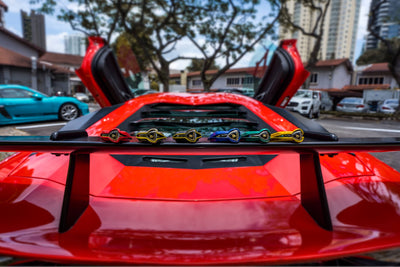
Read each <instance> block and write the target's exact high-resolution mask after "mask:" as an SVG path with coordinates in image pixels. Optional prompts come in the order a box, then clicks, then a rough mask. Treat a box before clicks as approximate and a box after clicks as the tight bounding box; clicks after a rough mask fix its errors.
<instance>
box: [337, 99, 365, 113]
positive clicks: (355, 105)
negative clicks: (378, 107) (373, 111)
mask: <svg viewBox="0 0 400 267" xmlns="http://www.w3.org/2000/svg"><path fill="white" fill-rule="evenodd" d="M368 109H369V108H368V105H367V104H366V103H365V101H364V99H363V98H361V97H345V98H343V99H342V100H340V102H339V103H338V104H337V105H336V110H337V111H341V112H367V111H368Z"/></svg>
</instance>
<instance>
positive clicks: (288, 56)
mask: <svg viewBox="0 0 400 267" xmlns="http://www.w3.org/2000/svg"><path fill="white" fill-rule="evenodd" d="M296 42H297V40H294V39H293V40H284V41H282V42H281V43H280V45H279V47H278V49H277V50H276V51H275V53H274V56H273V57H272V59H271V63H270V64H269V66H268V68H267V71H266V73H265V74H264V76H263V78H262V80H261V82H260V84H259V86H258V88H257V90H256V91H255V93H254V98H255V99H257V100H259V101H261V102H262V103H264V104H269V105H274V106H277V107H281V108H284V107H286V105H287V104H288V103H289V101H290V99H291V98H292V96H293V95H294V94H295V93H296V91H297V90H298V89H299V87H300V86H301V85H302V84H303V83H304V82H305V80H306V79H307V77H308V75H309V74H310V73H309V72H308V71H307V70H305V69H304V66H303V63H302V61H301V58H300V54H299V52H298V51H297V48H296Z"/></svg>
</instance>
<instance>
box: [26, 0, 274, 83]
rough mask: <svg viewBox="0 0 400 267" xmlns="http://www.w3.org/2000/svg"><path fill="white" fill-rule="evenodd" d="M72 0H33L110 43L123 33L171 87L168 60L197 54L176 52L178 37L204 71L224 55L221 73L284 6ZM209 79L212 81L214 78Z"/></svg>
mask: <svg viewBox="0 0 400 267" xmlns="http://www.w3.org/2000/svg"><path fill="white" fill-rule="evenodd" d="M68 1H69V2H70V3H72V4H75V5H77V6H78V8H77V9H76V10H71V9H67V8H66V7H65V6H64V5H62V4H60V3H59V2H57V1H55V0H31V2H32V3H35V4H41V8H40V9H39V11H41V12H43V13H47V14H55V13H56V10H59V11H58V13H57V15H58V18H59V19H60V20H62V21H67V22H69V23H70V25H71V26H72V28H73V29H75V30H78V31H81V32H84V33H86V34H87V35H99V36H103V37H105V38H106V40H107V41H108V42H109V41H110V40H111V37H112V36H113V34H115V33H117V34H120V33H122V32H124V34H126V35H127V36H129V37H128V40H129V42H130V43H131V45H132V48H133V50H134V52H135V54H136V56H137V58H138V60H139V61H141V62H142V63H141V64H142V65H147V64H150V65H151V67H152V68H153V69H154V70H155V71H156V73H157V75H158V78H159V80H160V81H161V83H163V85H164V88H165V89H166V90H168V80H169V65H170V64H171V63H172V62H174V61H177V60H182V59H193V58H198V56H193V55H190V56H187V55H185V54H184V52H185V51H176V50H175V48H176V46H177V44H178V43H179V42H181V41H184V40H190V41H191V42H192V43H193V45H194V47H195V48H197V50H198V52H199V53H200V54H201V55H202V58H203V60H204V63H203V68H202V72H205V71H207V70H208V69H211V68H214V67H215V61H216V60H217V59H223V60H224V61H225V65H224V66H222V67H221V69H220V71H219V72H218V74H216V75H217V76H219V75H221V74H222V73H223V72H224V71H226V70H227V69H229V68H230V67H231V66H233V65H234V64H235V63H236V62H238V61H239V60H240V59H241V58H242V57H243V56H244V55H245V54H246V53H248V52H249V51H252V49H253V47H254V45H255V44H257V42H259V41H260V40H262V39H263V38H264V37H265V36H266V35H267V34H269V35H274V33H275V32H274V30H275V28H274V27H273V25H274V23H275V22H276V19H277V16H278V13H277V10H278V9H279V1H278V0H240V1H233V0H186V1H176V0H107V1H104V0H68ZM266 6H270V7H271V9H270V11H271V12H270V13H269V14H267V12H266V14H263V17H260V16H259V13H258V11H259V10H260V9H263V8H265V7H266ZM271 16H272V17H271ZM271 18H273V19H271ZM173 51H174V53H171V52H173ZM177 52H178V53H177ZM173 55H175V56H173ZM213 79H214V80H215V79H216V77H213ZM204 84H207V85H208V84H209V85H211V84H212V81H208V82H204Z"/></svg>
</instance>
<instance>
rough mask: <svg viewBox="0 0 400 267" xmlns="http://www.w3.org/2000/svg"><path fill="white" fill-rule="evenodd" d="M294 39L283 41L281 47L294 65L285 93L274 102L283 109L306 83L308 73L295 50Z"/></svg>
mask: <svg viewBox="0 0 400 267" xmlns="http://www.w3.org/2000/svg"><path fill="white" fill-rule="evenodd" d="M296 42H297V40H296V39H291V40H283V41H282V43H281V46H282V48H283V49H285V50H286V51H288V52H289V54H290V55H291V58H292V60H293V63H294V73H295V75H294V77H293V80H292V81H291V82H290V84H289V85H288V87H287V88H286V90H285V92H284V93H283V94H282V95H281V97H280V98H279V100H278V101H277V102H276V106H277V107H281V108H284V107H286V106H287V104H289V101H290V99H291V98H292V96H293V95H294V94H295V93H296V92H297V90H298V89H299V88H300V86H301V85H302V84H303V83H304V82H305V81H306V79H307V77H308V76H309V75H310V73H309V72H308V71H307V70H306V69H305V68H304V66H303V62H302V61H301V57H300V54H299V52H298V51H297V48H296Z"/></svg>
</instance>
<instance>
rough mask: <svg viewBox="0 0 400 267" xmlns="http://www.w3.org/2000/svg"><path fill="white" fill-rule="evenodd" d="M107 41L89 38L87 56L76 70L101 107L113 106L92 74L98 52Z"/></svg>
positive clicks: (99, 38)
mask: <svg viewBox="0 0 400 267" xmlns="http://www.w3.org/2000/svg"><path fill="white" fill-rule="evenodd" d="M104 44H105V41H104V39H103V38H101V37H96V36H91V37H89V45H88V48H87V50H86V55H85V57H84V58H83V61H82V64H81V67H80V68H79V69H78V70H76V74H77V75H78V76H79V78H80V79H81V81H82V82H83V84H84V85H85V86H86V88H88V90H89V91H90V93H91V94H92V95H93V97H94V99H95V100H96V102H97V103H99V105H100V106H101V107H109V106H111V103H110V101H108V99H107V97H106V96H105V95H104V93H103V91H102V90H101V89H100V88H99V85H98V84H97V82H96V80H95V79H94V78H93V73H92V68H91V66H92V61H93V58H94V56H95V55H96V52H97V51H98V50H99V49H100V48H102V47H103V46H104Z"/></svg>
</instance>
